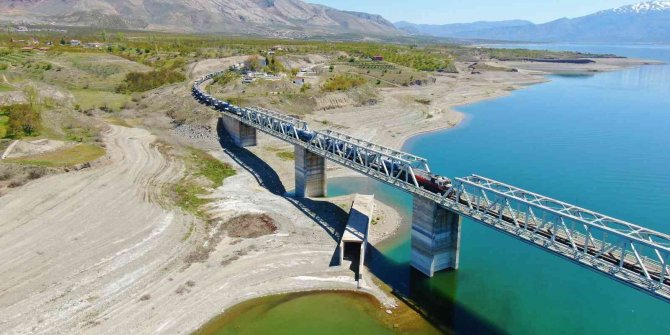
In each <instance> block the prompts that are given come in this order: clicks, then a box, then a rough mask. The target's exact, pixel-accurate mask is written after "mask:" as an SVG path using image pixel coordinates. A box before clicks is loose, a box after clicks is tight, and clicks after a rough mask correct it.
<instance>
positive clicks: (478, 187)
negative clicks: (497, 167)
mask: <svg viewBox="0 0 670 335" xmlns="http://www.w3.org/2000/svg"><path fill="white" fill-rule="evenodd" d="M456 184H457V185H456V189H457V197H458V200H459V202H460V203H465V204H466V205H467V208H468V212H469V213H470V215H471V216H472V215H473V214H474V215H475V216H477V217H478V218H479V219H480V220H481V221H484V222H486V223H489V224H491V225H493V226H497V227H500V228H502V229H504V230H506V231H507V232H508V233H510V234H513V235H515V236H517V237H519V238H521V239H524V240H527V241H529V242H531V243H535V244H538V245H541V246H543V247H544V248H546V249H550V250H552V251H555V252H556V253H558V254H561V255H562V256H563V257H566V258H569V259H571V260H573V261H575V262H577V263H581V264H582V265H587V266H588V267H590V268H592V269H597V270H599V271H601V272H605V273H607V274H609V275H610V276H613V277H615V278H617V279H619V280H621V281H624V282H626V283H627V284H632V285H634V286H636V287H637V288H639V289H642V290H645V291H648V292H651V293H652V294H658V295H662V296H664V298H665V299H668V298H670V268H669V267H668V265H667V264H668V260H670V247H668V245H669V242H670V236H669V235H667V234H663V233H660V232H656V231H652V230H650V229H647V228H644V227H641V226H637V225H634V224H632V223H629V222H625V221H622V220H618V219H614V218H612V217H609V216H606V215H603V214H600V213H597V212H594V211H591V210H587V209H584V208H580V207H578V206H575V205H571V204H568V203H565V202H562V201H558V200H555V199H551V198H549V197H545V196H542V195H539V194H536V193H533V192H530V191H526V190H523V189H520V188H517V187H515V186H511V185H508V184H505V183H501V182H498V181H495V180H492V179H489V178H486V177H482V176H477V175H473V176H469V177H465V178H456Z"/></svg>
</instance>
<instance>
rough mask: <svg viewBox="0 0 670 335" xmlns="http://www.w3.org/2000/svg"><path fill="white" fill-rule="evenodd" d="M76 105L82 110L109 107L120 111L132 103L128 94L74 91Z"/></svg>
mask: <svg viewBox="0 0 670 335" xmlns="http://www.w3.org/2000/svg"><path fill="white" fill-rule="evenodd" d="M71 92H72V95H74V98H75V101H76V104H78V105H79V107H80V108H81V109H82V110H88V109H93V108H100V107H105V106H106V107H107V108H110V109H111V110H114V111H118V110H120V109H121V107H123V105H125V104H126V103H128V102H130V96H129V95H126V94H118V93H112V92H107V91H92V90H90V91H89V90H72V91H71Z"/></svg>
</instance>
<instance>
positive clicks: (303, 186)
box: [295, 145, 327, 198]
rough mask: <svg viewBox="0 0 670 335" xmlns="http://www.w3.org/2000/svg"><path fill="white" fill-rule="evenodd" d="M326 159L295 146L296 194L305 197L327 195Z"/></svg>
mask: <svg viewBox="0 0 670 335" xmlns="http://www.w3.org/2000/svg"><path fill="white" fill-rule="evenodd" d="M326 187H327V184H326V159H325V158H323V157H321V156H319V155H317V154H315V153H312V152H310V151H308V150H307V149H305V148H303V147H301V146H299V145H296V146H295V195H296V196H297V197H300V198H304V197H325V196H326V194H327V191H326Z"/></svg>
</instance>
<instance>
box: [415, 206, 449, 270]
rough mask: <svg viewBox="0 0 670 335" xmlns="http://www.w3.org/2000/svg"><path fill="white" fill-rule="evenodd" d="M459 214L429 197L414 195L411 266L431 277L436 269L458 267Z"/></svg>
mask: <svg viewBox="0 0 670 335" xmlns="http://www.w3.org/2000/svg"><path fill="white" fill-rule="evenodd" d="M460 243H461V216H460V215H458V214H457V213H454V212H452V211H449V210H447V209H444V208H442V207H440V206H438V205H437V203H435V202H434V201H432V200H428V199H425V198H422V197H417V196H415V197H414V204H413V214H412V260H411V264H412V267H414V268H415V269H417V270H419V271H421V272H422V273H423V274H425V275H426V276H429V277H432V276H433V274H434V273H435V272H437V271H440V270H444V269H454V270H456V269H458V255H459V251H460Z"/></svg>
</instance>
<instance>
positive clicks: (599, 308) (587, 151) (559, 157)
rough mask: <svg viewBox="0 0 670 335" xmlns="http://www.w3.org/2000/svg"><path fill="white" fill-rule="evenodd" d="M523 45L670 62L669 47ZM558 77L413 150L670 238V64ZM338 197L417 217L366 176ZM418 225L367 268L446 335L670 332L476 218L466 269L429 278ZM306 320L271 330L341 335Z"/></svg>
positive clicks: (465, 229) (655, 312)
mask: <svg viewBox="0 0 670 335" xmlns="http://www.w3.org/2000/svg"><path fill="white" fill-rule="evenodd" d="M504 47H516V46H504ZM518 47H523V48H539V49H553V50H572V51H582V52H593V53H611V54H616V55H622V56H628V57H635V58H646V59H655V60H662V61H665V62H670V46H641V45H635V46H608V45H523V46H518ZM550 79H551V81H550V82H548V83H544V84H539V85H533V86H530V87H528V88H525V89H523V90H519V91H515V92H512V93H511V94H510V95H509V96H507V97H502V98H498V99H495V100H489V101H484V102H480V103H476V104H472V105H468V106H462V107H460V108H458V109H459V110H460V111H462V112H463V113H465V114H466V115H467V119H466V121H464V122H463V123H462V124H461V125H459V126H458V127H457V128H455V129H450V130H445V131H438V132H434V133H429V134H423V135H419V136H417V137H414V138H412V139H411V140H409V141H408V142H407V143H406V144H405V147H404V150H406V151H409V152H411V153H414V154H416V155H419V156H422V157H425V158H427V159H428V160H429V162H430V165H431V168H432V170H433V171H435V172H437V173H440V174H444V175H446V176H449V177H457V176H467V175H469V174H473V173H475V174H479V175H483V176H486V177H490V178H493V179H497V180H499V181H502V182H505V183H509V184H513V185H515V186H518V187H521V188H525V189H528V190H531V191H534V192H537V193H540V194H543V195H547V196H550V197H553V198H557V199H559V200H563V201H566V202H570V203H573V204H576V205H579V206H582V207H586V208H589V209H592V210H595V211H599V212H601V213H604V214H608V215H611V216H614V217H616V218H620V219H623V220H626V221H630V222H633V223H636V224H640V225H643V226H646V227H649V228H652V229H656V230H659V231H662V232H665V233H670V223H669V222H670V220H668V218H669V217H670V66H668V65H654V66H644V67H640V68H632V69H627V70H623V71H618V72H610V73H599V74H594V75H582V74H579V75H578V74H563V75H554V76H551V77H550ZM445 94H449V92H445ZM328 192H329V194H330V195H333V196H336V195H339V194H344V193H352V192H359V193H374V194H375V197H376V198H377V199H380V200H382V201H384V202H386V203H388V204H390V205H393V206H394V207H396V208H397V209H399V210H400V211H401V212H403V214H404V216H405V217H407V218H409V217H411V204H412V202H411V197H409V196H408V195H406V194H404V193H402V192H401V191H398V190H395V189H393V188H391V187H390V186H387V185H382V184H380V183H378V182H375V181H372V180H369V179H365V178H338V179H331V180H329V190H328ZM409 225H410V222H409V220H407V222H406V224H404V225H403V229H402V230H401V231H400V233H399V234H398V235H397V236H396V237H395V238H394V239H393V240H391V241H387V242H386V243H384V244H383V245H377V246H375V247H372V248H370V255H369V256H368V257H369V258H368V259H369V267H370V269H371V271H372V272H373V273H374V274H375V275H376V276H377V277H379V278H380V279H381V280H383V281H384V282H386V283H387V284H388V285H390V286H391V287H392V288H393V289H394V291H395V292H397V294H398V296H400V297H403V298H406V299H408V300H410V301H412V302H413V303H414V304H415V305H417V306H419V307H420V309H421V310H422V311H424V313H425V315H426V316H427V317H428V318H430V319H431V321H433V322H434V323H436V324H439V325H440V327H441V328H442V330H443V331H445V332H448V333H455V334H548V335H553V334H556V335H559V334H560V335H563V334H585V333H589V334H670V322H667V316H668V315H670V304H668V303H666V302H663V301H661V300H658V299H655V298H653V297H650V296H648V295H646V294H644V293H641V292H639V291H636V290H634V289H632V288H630V287H628V286H625V285H623V284H620V283H618V282H615V281H613V280H610V279H608V278H606V277H604V276H601V275H599V274H597V273H594V272H591V271H590V270H588V269H585V268H582V267H579V266H576V265H574V264H573V263H570V262H567V261H565V260H563V259H560V258H558V257H557V256H553V255H551V254H549V253H546V252H544V251H542V250H540V249H537V248H535V247H533V246H530V245H527V244H525V243H522V242H520V241H517V240H515V239H513V238H511V237H508V236H505V235H503V234H501V233H498V232H496V231H493V230H491V229H490V228H487V227H484V226H482V225H480V224H478V223H476V222H473V221H470V220H467V219H464V220H463V224H462V235H461V253H460V268H459V270H458V271H444V272H440V273H438V274H436V276H435V277H434V278H430V279H429V278H425V277H424V276H422V275H420V274H418V273H416V271H413V270H412V269H411V268H410V266H409V261H410V242H409ZM302 298H304V297H302ZM277 299H278V300H277V301H273V302H270V303H269V304H270V305H272V306H274V307H277V306H284V307H286V308H288V309H286V310H291V304H295V303H296V302H295V300H294V299H288V298H286V300H285V301H284V300H281V298H277ZM318 299H326V300H322V301H321V302H320V303H318V304H315V303H313V302H311V301H305V300H303V301H302V303H303V305H304V306H310V305H312V304H314V305H319V306H328V304H329V303H332V306H333V308H334V309H337V308H339V307H338V306H340V307H341V305H342V304H343V303H345V304H346V302H342V301H337V302H328V301H329V300H327V299H329V298H323V297H320V298H318ZM298 302H300V301H298ZM349 303H351V304H352V305H351V306H352V307H350V309H351V310H357V309H361V310H362V311H363V312H360V313H361V315H366V317H368V318H374V317H376V316H375V315H372V314H370V313H373V314H374V313H378V311H377V312H371V311H372V310H370V309H368V308H369V307H365V306H361V305H360V304H363V305H365V304H367V303H364V302H360V301H349ZM354 305H356V306H357V307H353V306H354ZM254 306H255V307H256V308H261V307H262V306H266V305H264V304H263V303H261V304H260V305H259V304H255V305H254ZM258 306H261V307H258ZM267 306H269V305H267ZM267 306H266V307H267ZM345 309H346V308H345ZM366 310H367V311H370V313H368V312H365V311H366ZM236 311H238V310H236ZM282 311H283V310H282ZM294 312H295V313H297V314H300V313H305V310H304V309H299V310H294ZM231 313H232V312H231ZM254 313H256V314H254ZM233 314H234V315H233V316H234V318H233V319H231V320H230V321H229V323H226V324H227V325H231V324H235V322H238V320H239V321H240V322H242V321H244V320H247V321H249V322H251V321H250V320H254V321H253V322H254V323H255V324H261V326H263V325H266V326H267V325H271V322H272V320H273V316H272V315H270V314H262V315H261V314H258V313H257V312H254V311H253V310H251V309H248V310H242V311H238V312H235V313H233ZM266 316H267V317H266ZM224 317H225V315H224ZM245 318H246V319H245ZM303 320H305V321H304V322H307V323H308V325H303V324H297V323H284V324H282V325H281V326H276V325H275V326H272V328H267V329H273V330H274V333H278V334H280V333H291V334H301V333H304V334H306V333H313V332H310V330H309V329H310V328H305V327H308V326H309V323H314V325H320V326H321V327H320V328H319V330H318V333H324V334H326V333H329V331H338V330H339V329H338V328H335V329H332V328H329V326H328V324H329V323H328V322H325V323H323V324H321V323H320V320H319V318H316V319H303ZM268 322H270V323H268ZM249 324H251V323H249ZM363 324H364V325H365V327H369V328H366V329H367V332H366V333H368V334H385V333H387V332H388V328H386V327H380V326H379V324H371V323H367V322H364V323H363ZM226 329H229V330H231V329H233V328H226ZM223 333H226V334H229V333H230V334H234V333H236V332H233V331H232V330H231V331H229V332H222V334H223ZM239 333H240V334H242V333H243V332H239ZM337 333H340V332H337ZM415 333H421V332H420V331H417V332H415Z"/></svg>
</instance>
